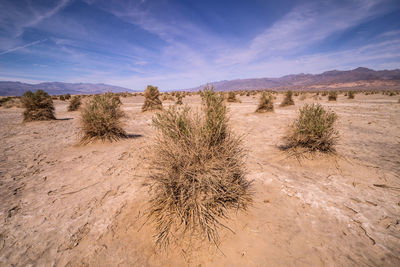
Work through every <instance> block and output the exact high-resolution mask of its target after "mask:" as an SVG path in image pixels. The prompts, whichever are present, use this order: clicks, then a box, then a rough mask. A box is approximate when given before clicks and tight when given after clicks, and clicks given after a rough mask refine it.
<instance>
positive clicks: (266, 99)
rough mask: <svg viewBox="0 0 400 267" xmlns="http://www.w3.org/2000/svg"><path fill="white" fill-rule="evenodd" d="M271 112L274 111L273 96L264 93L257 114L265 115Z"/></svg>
mask: <svg viewBox="0 0 400 267" xmlns="http://www.w3.org/2000/svg"><path fill="white" fill-rule="evenodd" d="M271 111H274V103H273V100H272V96H271V95H267V93H262V95H261V97H260V102H259V104H258V107H257V109H256V112H259V113H263V112H271Z"/></svg>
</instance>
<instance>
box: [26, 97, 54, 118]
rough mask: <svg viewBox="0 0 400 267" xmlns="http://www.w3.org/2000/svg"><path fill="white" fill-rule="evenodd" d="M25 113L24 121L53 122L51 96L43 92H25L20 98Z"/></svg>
mask: <svg viewBox="0 0 400 267" xmlns="http://www.w3.org/2000/svg"><path fill="white" fill-rule="evenodd" d="M21 102H22V105H23V107H24V108H25V111H24V113H23V115H24V121H44V120H55V119H56V117H55V116H54V105H53V100H52V99H51V96H50V95H49V94H48V93H46V92H45V91H43V90H37V91H36V92H35V93H32V92H31V91H27V92H25V93H24V95H23V96H22V98H21Z"/></svg>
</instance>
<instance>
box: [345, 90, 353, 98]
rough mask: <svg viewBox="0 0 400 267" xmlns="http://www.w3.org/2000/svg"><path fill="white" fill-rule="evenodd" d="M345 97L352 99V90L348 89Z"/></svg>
mask: <svg viewBox="0 0 400 267" xmlns="http://www.w3.org/2000/svg"><path fill="white" fill-rule="evenodd" d="M347 98H348V99H354V92H353V91H349V92H348V93H347Z"/></svg>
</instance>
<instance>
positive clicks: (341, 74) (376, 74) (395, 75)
mask: <svg viewBox="0 0 400 267" xmlns="http://www.w3.org/2000/svg"><path fill="white" fill-rule="evenodd" d="M359 81H364V82H368V81H396V84H397V83H398V85H400V70H399V69H396V70H380V71H375V70H372V69H368V68H362V67H359V68H356V69H354V70H349V71H339V70H332V71H326V72H324V73H321V74H303V73H301V74H294V75H287V76H283V77H280V78H255V79H238V80H230V81H219V82H211V83H209V85H210V86H211V85H212V86H214V87H215V90H217V91H232V90H254V89H276V90H285V89H288V88H290V89H295V90H296V89H298V90H301V89H307V87H310V86H314V85H332V84H344V83H352V82H359ZM204 86H205V85H201V86H200V87H196V88H192V89H190V90H194V91H195V90H199V89H200V88H203V87H204ZM399 89H400V87H399Z"/></svg>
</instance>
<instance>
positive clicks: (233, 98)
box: [226, 92, 240, 102]
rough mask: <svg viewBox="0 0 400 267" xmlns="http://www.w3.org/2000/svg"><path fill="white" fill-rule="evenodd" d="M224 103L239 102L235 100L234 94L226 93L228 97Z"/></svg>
mask: <svg viewBox="0 0 400 267" xmlns="http://www.w3.org/2000/svg"><path fill="white" fill-rule="evenodd" d="M226 101H228V102H240V100H239V99H237V98H236V94H235V92H228V97H227V99H226Z"/></svg>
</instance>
